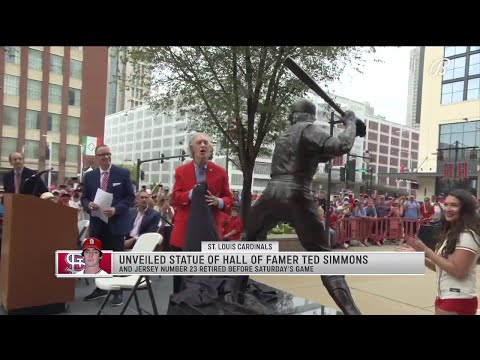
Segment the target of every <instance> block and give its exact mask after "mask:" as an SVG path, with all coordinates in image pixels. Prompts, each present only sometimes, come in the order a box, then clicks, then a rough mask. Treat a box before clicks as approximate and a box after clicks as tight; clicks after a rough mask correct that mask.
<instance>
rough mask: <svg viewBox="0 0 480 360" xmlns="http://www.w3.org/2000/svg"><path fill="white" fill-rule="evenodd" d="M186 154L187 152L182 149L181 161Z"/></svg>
mask: <svg viewBox="0 0 480 360" xmlns="http://www.w3.org/2000/svg"><path fill="white" fill-rule="evenodd" d="M186 154H187V153H186V152H185V150H182V158H181V160H182V162H183V161H185V155H186Z"/></svg>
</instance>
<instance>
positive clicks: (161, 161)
mask: <svg viewBox="0 0 480 360" xmlns="http://www.w3.org/2000/svg"><path fill="white" fill-rule="evenodd" d="M160 157H161V158H162V160H160V163H161V164H163V163H164V161H165V160H163V158H164V157H165V155H163V154H162V155H161V156H160Z"/></svg>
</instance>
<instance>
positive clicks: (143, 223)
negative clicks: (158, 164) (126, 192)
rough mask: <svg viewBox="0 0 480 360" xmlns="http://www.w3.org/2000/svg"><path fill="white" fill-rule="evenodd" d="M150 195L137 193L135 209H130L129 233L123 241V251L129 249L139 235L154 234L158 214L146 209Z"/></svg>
mask: <svg viewBox="0 0 480 360" xmlns="http://www.w3.org/2000/svg"><path fill="white" fill-rule="evenodd" d="M149 200H150V195H148V193H147V192H146V191H143V190H142V191H139V192H138V193H137V205H138V207H137V208H132V209H130V211H129V212H130V226H131V229H132V230H131V231H130V234H129V236H128V237H127V239H126V240H125V242H124V244H125V249H131V248H132V247H133V246H134V245H135V242H136V241H137V239H138V237H139V236H140V235H143V234H146V233H150V232H153V233H156V232H157V231H158V224H159V223H160V213H159V212H158V211H157V210H154V209H152V208H150V207H148V202H149Z"/></svg>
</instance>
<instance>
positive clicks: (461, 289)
mask: <svg viewBox="0 0 480 360" xmlns="http://www.w3.org/2000/svg"><path fill="white" fill-rule="evenodd" d="M477 207H478V203H477V202H476V201H474V199H473V197H472V194H471V193H469V192H467V191H465V190H453V191H452V192H451V193H450V194H449V195H448V196H447V198H446V199H445V203H444V208H443V214H442V217H441V220H440V225H441V227H442V236H441V238H440V239H439V242H438V244H437V247H436V251H433V250H431V249H430V248H428V247H427V246H426V245H425V244H424V243H423V242H422V241H421V240H419V239H418V238H409V239H407V246H404V248H403V249H402V250H404V251H424V252H425V265H426V266H427V267H428V268H429V269H431V270H433V271H436V273H437V298H436V301H435V314H437V315H475V314H476V312H477V308H478V299H477V286H476V265H477V260H478V257H479V254H480V236H479V234H480V219H479V217H478V214H477Z"/></svg>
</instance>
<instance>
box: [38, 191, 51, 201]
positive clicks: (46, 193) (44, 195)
mask: <svg viewBox="0 0 480 360" xmlns="http://www.w3.org/2000/svg"><path fill="white" fill-rule="evenodd" d="M54 197H55V195H53V194H52V193H51V192H48V191H47V192H44V193H43V194H42V195H40V199H42V200H48V199H51V198H54Z"/></svg>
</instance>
